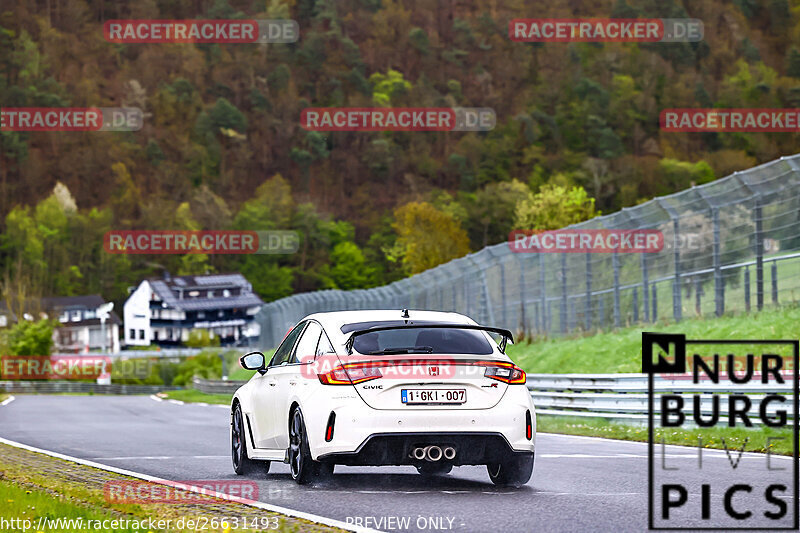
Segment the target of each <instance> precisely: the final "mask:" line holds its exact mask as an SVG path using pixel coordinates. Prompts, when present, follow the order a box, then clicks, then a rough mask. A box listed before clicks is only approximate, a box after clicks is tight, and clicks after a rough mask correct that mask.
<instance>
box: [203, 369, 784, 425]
mask: <svg viewBox="0 0 800 533" xmlns="http://www.w3.org/2000/svg"><path fill="white" fill-rule="evenodd" d="M245 383H247V382H246V381H224V380H208V379H202V378H198V377H195V378H194V379H193V380H192V385H193V386H194V388H195V389H197V390H199V391H200V392H205V393H209V394H231V395H232V394H233V393H234V392H236V389H238V388H239V387H241V386H242V385H244V384H245ZM527 387H528V389H529V390H530V391H531V396H532V397H533V404H534V405H535V406H536V413H537V414H539V415H550V416H574V417H582V418H605V419H612V420H615V421H625V422H639V423H641V422H646V421H647V413H648V407H649V400H648V397H647V391H648V386H647V375H646V374H528V381H527ZM653 390H654V392H656V393H664V392H676V393H677V392H680V393H684V394H685V393H692V394H700V395H701V398H702V401H701V403H700V407H701V408H700V412H701V414H702V415H704V416H710V415H711V414H712V404H711V396H710V395H709V394H707V393H712V392H716V393H733V392H735V393H737V394H747V395H748V396H749V398H750V400H751V401H753V402H754V403H755V402H757V401H759V400H761V399H763V398H764V397H765V396H766V395H767V394H770V393H780V392H785V390H781V389H777V388H775V387H774V386H769V385H763V384H761V383H750V384H745V385H737V386H735V387H732V386H728V385H717V384H714V383H711V382H706V383H700V384H694V383H692V382H691V381H689V380H685V379H671V380H670V379H662V378H659V377H657V378H656V379H655V381H654V383H653ZM792 406H793V403H792V398H791V397H788V398H787V401H786V402H785V403H783V404H780V405H776V404H775V403H772V404H770V406H769V409H767V411H766V412H767V414H768V415H770V416H773V415H774V414H775V412H776V411H777V410H778V409H784V410H786V411H787V416H788V417H789V418H792V416H793V415H792V413H793V409H792ZM654 407H655V412H656V413H660V412H661V406H660V402H658V401H657V402H655V405H654ZM692 409H693V405H692V403H691V402H686V403H685V405H684V408H683V412H684V413H685V414H687V419H688V418H689V417H688V415H690V414H691V412H692ZM727 411H728V401H727V398H724V397H723V398H721V399H720V401H719V412H720V413H727ZM720 419H721V420H727V417H726V416H724V414H721V416H720ZM751 420H752V421H753V422H754V423H758V422H759V419H758V418H757V417H751Z"/></svg>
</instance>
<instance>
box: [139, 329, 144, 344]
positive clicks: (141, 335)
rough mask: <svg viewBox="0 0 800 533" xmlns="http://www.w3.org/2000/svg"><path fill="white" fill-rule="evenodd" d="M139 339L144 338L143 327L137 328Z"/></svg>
mask: <svg viewBox="0 0 800 533" xmlns="http://www.w3.org/2000/svg"><path fill="white" fill-rule="evenodd" d="M139 340H142V341H143V340H144V330H143V329H140V330H139Z"/></svg>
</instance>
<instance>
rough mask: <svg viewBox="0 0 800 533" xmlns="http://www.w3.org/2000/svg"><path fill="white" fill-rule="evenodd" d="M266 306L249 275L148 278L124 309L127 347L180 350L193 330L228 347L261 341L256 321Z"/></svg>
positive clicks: (132, 291)
mask: <svg viewBox="0 0 800 533" xmlns="http://www.w3.org/2000/svg"><path fill="white" fill-rule="evenodd" d="M263 304H264V302H263V301H261V298H259V297H258V295H256V294H255V293H254V292H253V287H252V286H251V285H250V282H248V281H247V279H245V277H244V276H242V275H241V274H238V273H234V274H209V275H202V276H170V275H169V274H166V275H165V276H164V277H163V278H149V279H145V280H143V281H142V282H141V283H139V285H138V286H137V287H135V288H131V293H130V296H129V297H128V300H127V301H126V302H125V305H124V308H123V319H124V323H125V325H124V330H125V345H126V346H131V347H134V346H149V345H150V344H157V345H159V346H179V345H181V344H183V343H185V342H186V341H187V340H188V339H189V332H190V331H192V330H207V331H208V332H209V333H210V334H211V335H212V336H215V337H217V336H218V337H219V338H220V341H221V343H222V344H223V345H226V344H227V345H230V344H237V343H241V342H243V341H246V340H247V339H248V338H254V337H258V335H259V327H258V324H256V322H255V320H254V317H255V315H256V313H258V311H259V309H261V306H262V305H263Z"/></svg>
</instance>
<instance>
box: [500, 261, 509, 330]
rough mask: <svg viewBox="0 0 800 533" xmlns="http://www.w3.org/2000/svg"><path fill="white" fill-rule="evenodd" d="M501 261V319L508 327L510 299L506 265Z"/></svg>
mask: <svg viewBox="0 0 800 533" xmlns="http://www.w3.org/2000/svg"><path fill="white" fill-rule="evenodd" d="M499 263H500V317H501V318H500V320H502V321H503V327H508V320H507V318H508V317H507V315H506V307H507V304H506V302H508V300H506V265H505V262H503V260H502V259H501V260H500V261H499Z"/></svg>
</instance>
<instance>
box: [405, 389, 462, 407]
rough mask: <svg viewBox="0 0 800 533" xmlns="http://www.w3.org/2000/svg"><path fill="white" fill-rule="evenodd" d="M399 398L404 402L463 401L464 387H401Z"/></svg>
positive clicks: (440, 402)
mask: <svg viewBox="0 0 800 533" xmlns="http://www.w3.org/2000/svg"><path fill="white" fill-rule="evenodd" d="M400 398H401V400H402V402H403V403H405V404H433V403H438V404H442V403H465V402H466V401H467V390H466V389H401V391H400Z"/></svg>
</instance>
